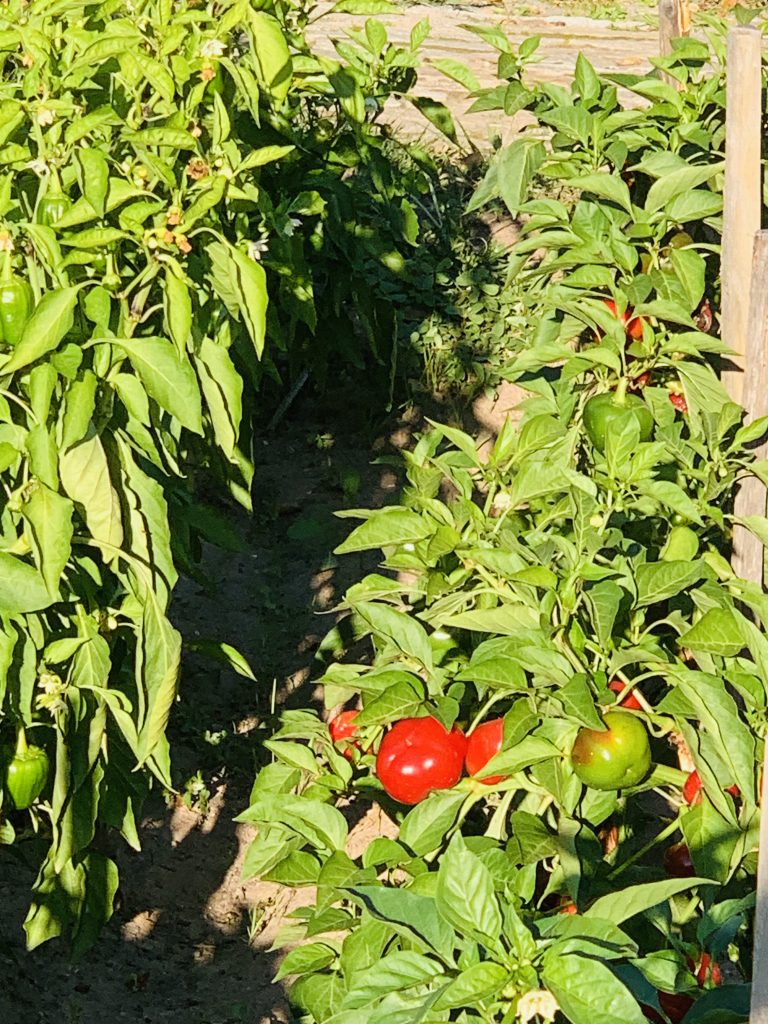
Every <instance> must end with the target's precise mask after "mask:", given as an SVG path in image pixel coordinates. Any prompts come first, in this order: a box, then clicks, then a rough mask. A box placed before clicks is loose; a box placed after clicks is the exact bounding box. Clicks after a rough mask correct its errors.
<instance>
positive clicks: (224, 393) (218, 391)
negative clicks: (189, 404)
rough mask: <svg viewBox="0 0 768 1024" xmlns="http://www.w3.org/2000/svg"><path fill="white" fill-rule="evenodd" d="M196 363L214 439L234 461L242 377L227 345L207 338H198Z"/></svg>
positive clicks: (238, 429)
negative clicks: (225, 346) (218, 343)
mask: <svg viewBox="0 0 768 1024" xmlns="http://www.w3.org/2000/svg"><path fill="white" fill-rule="evenodd" d="M195 367H196V369H197V376H198V378H199V380H200V385H201V387H202V389H203V396H204V398H205V404H206V406H207V407H208V414H209V415H210V417H211V422H212V424H213V432H214V435H215V437H216V442H217V444H218V445H219V447H220V448H221V450H222V451H223V452H224V454H225V455H226V456H227V458H228V459H229V460H230V461H233V462H234V461H236V458H235V449H236V448H237V442H238V439H239V436H240V421H241V420H242V415H243V380H242V377H241V376H240V374H239V373H238V372H237V370H236V369H235V366H234V363H233V362H232V359H231V357H230V355H229V352H228V351H227V349H226V348H224V346H223V345H217V344H215V343H214V342H213V341H211V340H210V338H203V339H202V340H201V341H200V344H199V346H198V350H197V353H196V354H195Z"/></svg>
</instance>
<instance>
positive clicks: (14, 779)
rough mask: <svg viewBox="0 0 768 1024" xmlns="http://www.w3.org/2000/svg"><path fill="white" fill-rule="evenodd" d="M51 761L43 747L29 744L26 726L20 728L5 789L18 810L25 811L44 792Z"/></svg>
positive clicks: (7, 770)
mask: <svg viewBox="0 0 768 1024" xmlns="http://www.w3.org/2000/svg"><path fill="white" fill-rule="evenodd" d="M49 770H50V763H49V761H48V755H47V754H46V752H45V751H44V750H43V749H42V748H41V747H33V746H29V745H28V744H27V737H26V734H25V732H24V727H23V726H22V727H21V728H20V729H19V733H18V738H17V740H16V752H15V753H14V755H13V757H12V758H11V760H10V761H9V762H8V764H7V766H6V769H5V791H6V793H7V794H8V796H9V797H10V798H11V801H12V802H13V806H14V807H15V808H16V810H18V811H24V810H26V808H27V807H31V806H32V804H33V803H34V802H35V800H37V798H38V797H39V796H40V794H41V793H42V791H43V789H44V787H45V784H46V782H47V781H48V772H49Z"/></svg>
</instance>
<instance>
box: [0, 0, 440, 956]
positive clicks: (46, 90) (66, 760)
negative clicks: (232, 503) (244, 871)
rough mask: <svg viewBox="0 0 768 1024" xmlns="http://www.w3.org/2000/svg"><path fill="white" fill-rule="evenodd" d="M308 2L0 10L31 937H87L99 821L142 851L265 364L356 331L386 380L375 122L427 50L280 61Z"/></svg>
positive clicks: (102, 915)
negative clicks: (198, 570)
mask: <svg viewBox="0 0 768 1024" xmlns="http://www.w3.org/2000/svg"><path fill="white" fill-rule="evenodd" d="M312 9H313V5H311V4H303V3H302V4H296V3H284V2H277V3H274V4H273V3H271V2H268V3H265V2H263V0H253V2H251V0H234V2H231V3H225V4H223V5H217V6H216V7H215V8H213V7H199V6H197V5H196V4H195V3H189V4H186V3H182V4H180V5H175V4H172V3H171V2H170V0H157V2H149V3H143V4H141V5H140V7H139V8H135V7H134V6H132V5H126V4H123V3H121V2H117V0H116V2H107V3H104V4H97V5H94V4H90V3H83V2H82V0H71V2H70V0H67V2H65V3H63V4H61V3H51V2H50V0H34V2H33V3H30V4H26V3H24V4H22V3H19V2H11V3H10V4H8V5H6V7H5V8H4V9H3V12H2V14H1V15H0V60H1V61H2V66H3V82H2V85H1V86H0V139H1V140H2V147H3V148H2V161H0V218H2V234H1V235H0V247H2V249H3V253H2V258H3V260H4V262H5V265H4V272H3V283H2V285H0V290H2V301H3V330H2V337H3V339H4V343H3V346H2V352H0V473H2V483H3V488H2V494H3V496H2V500H0V569H1V570H2V571H1V572H0V616H1V617H2V624H1V625H2V631H1V632H0V732H2V736H3V739H4V740H7V741H10V739H11V736H12V735H13V734H15V732H16V727H17V726H19V725H23V726H25V727H26V728H27V731H28V732H29V735H30V741H32V740H34V742H35V744H37V745H38V746H40V747H45V748H46V749H47V751H48V754H49V757H50V762H51V765H52V771H51V778H50V780H49V784H48V786H47V787H46V788H45V789H44V791H43V793H42V799H41V802H39V803H37V804H36V805H35V806H34V807H33V808H32V809H31V811H30V812H29V814H28V813H27V812H24V813H23V814H22V813H19V814H15V813H13V812H12V809H11V808H10V806H9V803H8V801H6V802H5V805H4V806H3V808H2V810H3V818H2V832H1V833H0V835H1V836H2V841H3V842H5V843H10V842H12V841H14V839H15V838H17V830H19V831H18V838H26V837H27V836H28V835H29V830H28V826H29V822H30V820H31V823H32V825H33V826H34V828H35V829H41V830H42V833H43V836H44V837H45V839H46V840H47V842H48V852H47V854H46V855H45V858H44V860H43V863H42V865H41V868H40V873H39V876H38V880H37V883H36V885H35V892H34V899H33V904H32V907H31V909H30V913H29V916H28V918H27V922H26V926H25V927H26V930H27V937H28V943H29V945H30V946H32V947H34V946H36V945H38V944H40V943H41V942H43V941H45V940H46V939H48V938H50V937H52V936H55V935H58V934H60V933H62V932H63V931H65V930H69V932H70V933H71V937H72V939H73V949H74V952H75V953H76V954H79V953H81V952H82V951H83V950H84V949H85V948H86V947H87V946H88V945H89V944H90V943H91V942H92V941H93V940H94V938H95V936H96V935H97V934H98V929H99V927H100V926H101V924H102V923H103V922H104V921H105V920H106V919H107V918H108V917H109V915H110V914H111V911H112V901H113V896H114V893H115V889H116V886H117V874H116V868H115V865H114V863H113V862H112V861H111V860H110V859H109V858H108V857H107V856H106V855H105V854H104V852H103V850H104V849H106V847H105V845H104V843H103V841H102V838H101V837H102V835H103V833H104V830H105V829H108V828H114V829H118V830H119V831H120V832H122V834H123V836H124V838H125V839H126V841H127V842H128V843H129V844H130V845H131V846H133V847H134V848H137V847H138V845H139V837H138V832H137V816H138V814H139V810H140V807H141V804H142V800H143V799H144V796H145V794H146V792H147V790H148V787H149V785H150V784H151V780H152V779H153V778H154V779H155V780H156V781H158V782H159V783H160V784H161V785H162V786H164V787H171V786H172V778H171V766H170V755H169V748H168V742H167V739H166V736H165V730H166V724H167V721H168V716H169V712H170V710H171V707H172V705H173V703H174V701H175V699H176V695H177V688H178V677H179V665H180V656H181V648H182V642H181V636H180V634H179V632H178V631H177V629H176V628H175V627H174V626H173V625H172V624H171V621H170V620H169V617H168V608H169V602H170V598H171V594H172V591H173V588H174V585H175V583H176V580H177V576H178V571H179V569H182V570H187V571H193V570H194V562H195V558H196V554H197V552H198V549H199V545H200V538H201V537H207V538H208V539H212V540H214V541H217V542H219V543H222V544H224V545H228V544H232V543H233V538H232V531H231V529H230V528H228V526H227V524H226V523H225V522H223V520H221V517H220V516H219V515H218V514H217V513H216V512H215V511H214V510H212V509H210V508H206V507H204V506H203V505H201V503H200V502H199V500H198V498H197V494H198V482H199V480H200V479H201V478H202V479H204V480H205V481H206V482H207V483H209V489H212V490H213V489H215V490H217V492H218V494H222V493H226V491H229V493H230V494H231V495H232V496H234V497H235V498H236V499H237V500H238V501H239V502H241V504H243V505H244V506H246V507H249V505H250V486H251V479H252V474H253V467H252V465H251V460H250V448H251V436H252V435H251V421H252V419H253V416H254V410H255V402H256V399H255V396H256V394H257V393H258V392H259V391H260V390H263V386H264V382H265V375H266V376H267V377H269V376H272V377H277V376H278V372H284V368H283V367H282V366H281V368H280V371H278V362H280V361H281V360H282V363H283V364H285V367H287V368H288V370H289V371H290V368H291V366H292V365H294V364H295V363H301V361H304V363H305V364H306V363H307V362H308V361H309V355H310V353H311V355H312V359H311V367H310V368H311V369H312V370H313V372H314V373H315V375H316V378H317V379H318V381H321V380H322V377H323V374H324V373H325V372H326V369H327V366H328V364H329V362H330V361H331V359H334V360H340V359H344V358H345V357H346V356H347V355H351V354H352V353H355V355H356V353H357V351H358V350H359V349H360V347H361V344H360V339H361V337H364V338H367V340H368V343H369V347H370V352H371V353H372V354H373V355H372V358H373V359H374V360H379V362H381V363H382V365H384V366H385V368H386V372H385V376H386V377H388V376H389V357H390V352H389V349H387V347H386V346H387V345H390V346H391V339H392V336H393V334H392V324H391V313H390V315H389V317H390V318H389V320H387V312H386V311H387V308H388V306H387V302H388V300H387V299H386V297H385V298H384V299H383V300H381V302H379V298H380V291H381V289H378V290H377V288H372V287H371V280H372V270H371V268H372V267H376V266H379V267H380V268H381V267H384V271H383V272H382V271H380V273H379V278H378V279H377V283H380V280H381V279H383V278H384V277H386V274H387V273H390V271H389V270H388V269H387V268H386V267H385V266H384V264H385V263H386V260H387V258H389V259H390V262H392V263H394V264H396V265H397V266H399V265H400V263H404V262H405V261H404V259H403V257H402V256H400V255H399V250H398V246H401V247H402V248H405V249H408V248H412V247H413V245H414V244H415V242H416V239H417V237H418V234H419V222H418V216H417V214H416V212H415V210H414V209H413V207H412V206H411V205H410V204H409V203H408V201H407V200H406V199H405V197H404V195H398V189H403V190H404V188H405V187H404V186H403V185H402V184H401V182H400V181H399V180H398V181H397V182H395V181H393V180H392V175H391V174H390V173H389V170H390V166H391V159H390V156H389V155H387V153H385V145H386V139H385V138H384V136H383V133H382V132H381V131H380V130H379V129H378V127H377V126H375V125H374V120H375V115H376V113H377V112H378V111H379V110H380V106H381V104H383V102H384V100H385V98H386V96H387V95H388V94H389V93H390V92H391V91H394V90H398V89H400V90H402V89H407V88H408V86H409V83H410V82H411V81H412V80H413V76H414V74H415V72H414V65H415V62H416V50H417V48H418V45H419V43H420V41H421V40H422V39H423V37H424V32H423V31H421V32H420V33H419V34H417V36H416V37H415V38H414V40H413V45H412V46H411V48H410V49H404V48H396V47H393V46H391V44H389V42H388V40H387V38H386V33H384V35H383V36H382V32H383V28H382V27H379V28H378V29H377V28H376V27H375V26H374V27H373V28H372V30H371V33H370V34H369V37H368V42H367V44H366V45H367V49H365V50H364V52H363V56H362V57H358V56H356V54H355V53H353V52H352V49H350V48H348V53H347V56H348V58H349V63H347V62H346V61H345V63H342V62H341V61H330V60H327V59H325V58H320V57H316V56H314V55H312V54H311V53H310V51H309V49H308V47H307V45H306V43H305V41H304V37H303V29H304V27H305V26H306V23H307V19H308V18H309V16H310V14H311V13H312ZM414 166H415V170H414V172H413V179H414V180H415V179H419V180H420V182H421V187H422V188H423V189H425V190H426V189H427V183H426V179H427V177H428V175H429V174H431V173H432V164H431V163H430V162H429V161H428V160H426V159H425V161H424V163H423V165H422V164H419V163H418V161H416V162H415V164H414ZM408 187H410V183H409V184H408ZM363 194H365V196H366V199H365V201H364V202H363V201H362V199H361V196H362V195H363ZM396 198H397V199H398V201H397V202H395V199H396ZM398 273H399V271H398ZM377 303H378V304H377ZM334 323H335V325H336V327H335V328H334V326H333V325H334ZM318 324H321V328H319V327H318ZM382 325H383V326H382ZM315 338H318V339H320V340H321V343H320V344H316V343H315V342H314V340H312V339H315ZM381 338H384V339H385V342H386V344H385V347H384V349H383V350H382V351H379V350H378V348H377V346H378V345H379V342H380V339H381ZM281 353H284V354H281ZM358 362H361V361H360V360H358ZM362 363H364V360H362ZM211 479H212V480H213V482H214V483H213V486H212V487H211V486H210V481H211ZM234 542H236V540H235V541H234ZM218 654H219V655H220V656H223V657H225V658H226V659H228V660H229V661H230V663H231V664H232V665H233V667H235V668H240V669H242V668H243V666H242V659H239V658H238V656H237V655H236V653H235V654H234V655H233V654H232V652H231V651H228V650H227V649H226V646H225V645H222V647H221V648H220V649H219V650H218ZM244 671H246V672H250V670H249V669H248V668H247V666H245V669H244ZM9 756H10V755H9ZM138 769H141V770H138ZM30 815H31V818H30Z"/></svg>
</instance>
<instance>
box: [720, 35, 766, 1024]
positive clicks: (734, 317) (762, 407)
mask: <svg viewBox="0 0 768 1024" xmlns="http://www.w3.org/2000/svg"><path fill="white" fill-rule="evenodd" d="M761 87H762V65H761V34H760V31H759V29H756V28H748V27H741V28H734V29H731V31H730V32H729V34H728V65H727V99H726V137H725V210H724V220H723V246H722V257H721V265H720V276H721V281H722V316H721V324H720V327H721V331H720V333H721V337H722V338H723V340H724V341H725V343H726V344H727V345H728V347H729V348H731V349H733V350H734V351H735V356H732V357H730V358H731V359H732V360H733V363H734V367H733V369H730V370H727V371H726V372H724V373H723V383H724V384H725V386H726V388H727V390H728V393H729V394H730V396H731V397H732V398H733V400H734V401H736V402H740V403H741V404H742V405H743V406H744V408H745V410H746V421H747V422H751V421H752V420H754V419H757V418H759V417H761V416H765V415H766V414H767V413H768V231H761V230H760V227H761V214H762V180H761V179H762V167H761V163H760V129H761V119H762V91H761ZM747 283H748V286H749V292H748V293H746V294H745V284H747ZM767 449H768V445H766V443H765V442H763V444H762V446H761V448H760V449H759V451H758V452H756V454H757V456H758V457H762V458H764V457H765V454H766V450H767ZM765 512H766V489H765V486H764V485H763V483H762V482H761V481H760V480H759V479H758V478H757V477H750V478H749V479H747V480H745V482H744V483H743V484H742V485H741V487H740V489H739V492H738V494H737V495H736V499H735V506H734V513H735V516H736V518H737V519H739V518H743V517H745V516H751V515H757V516H763V515H765ZM732 565H733V568H734V571H735V572H736V573H737V574H738V575H739V576H741V577H742V578H743V579H746V580H749V581H751V582H753V583H757V584H758V585H759V586H763V582H764V575H765V551H764V549H763V545H762V544H761V542H760V541H759V540H758V539H757V537H755V536H753V535H752V534H751V533H750V532H749V531H748V530H747V529H746V528H745V527H743V526H741V525H739V524H738V522H737V523H736V524H735V526H734V531H733V557H732ZM762 789H763V794H762V801H761V806H762V811H763V813H762V814H761V816H760V837H759V855H758V865H757V901H756V906H755V930H754V945H753V963H752V996H751V1005H750V1016H749V1019H750V1024H768V743H766V744H765V745H764V751H763V774H762Z"/></svg>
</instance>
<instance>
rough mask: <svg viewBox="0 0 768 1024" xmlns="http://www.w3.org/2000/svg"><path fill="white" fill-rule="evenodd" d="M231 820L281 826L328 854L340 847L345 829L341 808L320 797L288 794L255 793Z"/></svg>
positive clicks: (344, 840)
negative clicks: (312, 797) (247, 804)
mask: <svg viewBox="0 0 768 1024" xmlns="http://www.w3.org/2000/svg"><path fill="white" fill-rule="evenodd" d="M235 821H246V822H253V823H254V824H257V825H261V824H263V823H265V822H267V823H270V824H271V823H273V822H275V823H279V824H282V825H285V826H286V827H287V828H290V829H292V830H293V831H294V832H297V833H298V834H299V835H300V836H302V837H303V838H304V839H305V840H306V841H307V842H308V843H310V844H311V845H312V846H314V847H315V848H316V849H319V850H325V851H327V852H328V853H331V852H332V851H333V850H343V849H344V846H345V845H346V842H347V833H348V828H347V823H346V821H345V820H344V815H343V814H342V813H341V811H339V810H337V808H335V807H331V806H330V805H329V804H326V803H323V802H321V801H320V800H311V799H309V798H308V797H304V796H294V795H293V794H291V793H280V794H278V795H275V796H272V795H269V796H261V795H259V796H258V797H257V798H256V800H254V801H253V803H252V804H251V806H250V807H248V808H247V810H245V811H243V812H242V813H241V814H239V815H238V816H237V818H236V819H235Z"/></svg>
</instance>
